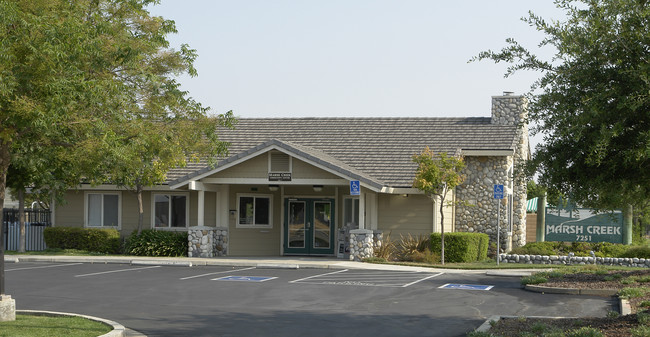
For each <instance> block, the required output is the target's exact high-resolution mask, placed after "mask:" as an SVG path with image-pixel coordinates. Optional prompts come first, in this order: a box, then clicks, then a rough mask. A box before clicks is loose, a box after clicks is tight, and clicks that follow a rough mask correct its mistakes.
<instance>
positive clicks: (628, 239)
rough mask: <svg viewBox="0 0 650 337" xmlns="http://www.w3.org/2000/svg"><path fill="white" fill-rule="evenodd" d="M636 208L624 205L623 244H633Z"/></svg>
mask: <svg viewBox="0 0 650 337" xmlns="http://www.w3.org/2000/svg"><path fill="white" fill-rule="evenodd" d="M633 215H634V210H633V208H632V205H625V206H623V244H624V245H631V244H632V217H633Z"/></svg>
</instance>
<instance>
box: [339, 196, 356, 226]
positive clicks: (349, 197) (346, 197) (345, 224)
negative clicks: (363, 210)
mask: <svg viewBox="0 0 650 337" xmlns="http://www.w3.org/2000/svg"><path fill="white" fill-rule="evenodd" d="M347 199H350V200H352V217H354V211H355V207H354V201H355V200H357V201H359V199H360V198H359V196H358V195H349V194H347V195H344V196H343V205H342V208H343V212H342V213H343V214H342V219H343V226H347V225H348V224H347V223H345V215H346V214H345V201H346V200H347ZM359 202H360V201H359ZM359 208H360V207H356V211H357V213H358V212H359ZM357 228H359V224H357Z"/></svg>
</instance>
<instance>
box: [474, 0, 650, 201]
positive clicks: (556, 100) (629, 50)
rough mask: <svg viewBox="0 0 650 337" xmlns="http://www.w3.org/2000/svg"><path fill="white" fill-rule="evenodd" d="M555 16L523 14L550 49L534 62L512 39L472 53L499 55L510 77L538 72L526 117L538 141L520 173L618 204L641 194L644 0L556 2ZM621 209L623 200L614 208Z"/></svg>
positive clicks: (648, 105)
mask: <svg viewBox="0 0 650 337" xmlns="http://www.w3.org/2000/svg"><path fill="white" fill-rule="evenodd" d="M555 4H556V6H557V7H558V8H560V9H562V10H563V11H564V12H565V13H566V19H564V20H563V21H553V22H547V21H545V20H544V19H543V18H541V17H539V16H537V15H535V14H533V13H532V12H531V13H529V16H528V17H527V18H524V19H522V20H523V21H525V22H527V23H529V24H530V25H531V26H533V27H534V28H535V29H537V30H539V31H541V32H543V33H544V34H545V35H546V38H545V39H544V40H543V41H542V42H541V43H540V46H542V47H552V48H554V52H555V54H554V56H553V58H552V59H551V60H546V61H545V60H541V59H540V58H538V57H537V56H535V55H534V54H532V53H531V52H530V51H529V50H527V49H526V48H524V47H523V46H521V45H520V44H519V43H518V42H517V41H515V40H513V39H507V40H506V42H507V44H508V45H507V46H506V47H504V48H503V49H502V50H501V51H499V52H493V51H490V50H488V51H485V52H481V53H480V54H479V55H478V57H476V58H474V59H473V60H482V59H491V60H493V61H495V62H501V61H503V62H508V63H511V65H510V66H509V67H508V69H507V71H506V76H509V75H511V74H513V73H515V72H517V71H520V70H532V71H539V72H541V74H542V75H541V77H540V78H539V79H538V80H537V81H536V82H535V83H534V84H533V86H532V88H531V93H530V95H529V96H530V105H529V109H530V118H531V119H532V120H533V121H535V122H537V124H538V127H537V130H536V131H538V132H541V133H542V134H543V135H544V143H542V144H540V145H538V146H537V148H536V151H535V153H534V156H533V160H532V161H531V166H530V168H529V172H530V173H532V172H533V171H535V170H536V171H538V172H539V182H540V184H542V185H545V186H553V187H554V188H556V189H558V190H560V191H562V192H563V194H565V195H568V196H570V198H571V199H572V200H573V201H575V202H577V203H579V204H582V205H585V206H590V207H594V208H602V209H617V208H622V207H623V206H624V205H626V204H629V205H638V204H639V202H641V203H645V201H646V200H647V199H648V195H649V193H650V178H649V176H648V174H647V172H648V168H650V151H648V144H650V98H649V97H650V53H649V52H648V51H649V50H650V7H649V6H648V3H647V1H646V0H556V1H555ZM623 208H624V207H623Z"/></svg>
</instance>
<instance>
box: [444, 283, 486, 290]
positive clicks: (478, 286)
mask: <svg viewBox="0 0 650 337" xmlns="http://www.w3.org/2000/svg"><path fill="white" fill-rule="evenodd" d="M438 288H440V289H463V290H490V289H492V288H494V286H488V285H481V284H457V283H447V284H444V285H441V286H440V287H438Z"/></svg>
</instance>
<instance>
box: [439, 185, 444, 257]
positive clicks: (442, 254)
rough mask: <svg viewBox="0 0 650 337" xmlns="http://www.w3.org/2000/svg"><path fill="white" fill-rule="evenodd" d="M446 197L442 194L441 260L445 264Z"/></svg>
mask: <svg viewBox="0 0 650 337" xmlns="http://www.w3.org/2000/svg"><path fill="white" fill-rule="evenodd" d="M444 204H445V197H444V196H440V246H441V249H440V262H441V263H442V264H443V265H444V264H445V212H444V210H443V208H444Z"/></svg>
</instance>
